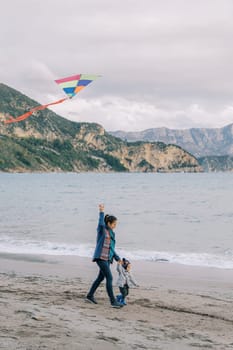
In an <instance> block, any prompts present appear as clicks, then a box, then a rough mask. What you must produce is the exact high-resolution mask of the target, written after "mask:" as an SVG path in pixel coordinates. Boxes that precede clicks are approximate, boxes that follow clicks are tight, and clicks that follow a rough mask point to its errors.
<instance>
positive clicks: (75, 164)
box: [0, 84, 202, 172]
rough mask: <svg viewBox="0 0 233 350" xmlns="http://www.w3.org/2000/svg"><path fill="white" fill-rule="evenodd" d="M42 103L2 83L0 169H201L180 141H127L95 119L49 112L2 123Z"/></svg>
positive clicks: (78, 170) (0, 95)
mask: <svg viewBox="0 0 233 350" xmlns="http://www.w3.org/2000/svg"><path fill="white" fill-rule="evenodd" d="M37 105H38V103H37V102H36V101H33V100H32V99H30V98H28V97H27V96H25V95H23V94H22V93H20V92H19V91H16V90H14V89H12V88H10V87H9V86H6V85H4V84H0V171H6V172H35V171H36V172H38V171H39V172H51V171H66V172H67V171H74V172H80V171H96V172H110V171H128V172H199V171H202V168H201V166H200V165H199V163H198V161H197V159H196V158H195V157H194V156H192V155H191V154H190V153H189V152H187V151H185V150H183V149H182V148H181V147H179V146H176V145H166V144H165V143H163V142H152V143H149V142H141V141H139V142H127V141H124V140H121V139H120V138H117V137H114V136H112V135H110V134H109V133H107V132H106V131H105V130H104V128H103V127H102V126H100V125H98V124H95V123H76V122H72V121H69V120H67V119H65V118H62V117H60V116H59V115H57V114H56V113H54V112H52V111H50V110H48V109H47V110H44V111H40V112H37V113H36V114H35V115H33V116H31V117H30V118H28V119H26V120H24V121H21V122H19V123H13V124H4V120H5V119H7V118H8V117H9V115H11V116H13V117H15V116H19V115H21V114H23V113H24V112H25V111H28V110H29V109H31V108H32V107H35V106H37Z"/></svg>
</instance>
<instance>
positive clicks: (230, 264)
mask: <svg viewBox="0 0 233 350" xmlns="http://www.w3.org/2000/svg"><path fill="white" fill-rule="evenodd" d="M93 251H94V246H93V245H90V244H82V243H80V244H66V243H56V242H46V241H29V240H27V241H25V240H17V239H12V238H9V237H2V238H1V239H0V252H1V253H9V254H32V255H57V256H59V255H66V256H79V257H89V258H91V257H92V255H93ZM117 252H118V254H119V255H120V256H121V257H126V258H128V259H130V260H144V261H152V262H167V263H176V264H183V265H189V266H203V267H204V266H205V267H215V268H222V269H233V259H232V258H233V251H232V250H229V249H228V250H227V251H225V252H223V253H222V254H210V253H205V252H202V253H200V252H196V253H193V252H185V253H184V252H164V251H163V252H162V251H150V250H131V251H129V250H127V249H124V248H119V249H118V250H117Z"/></svg>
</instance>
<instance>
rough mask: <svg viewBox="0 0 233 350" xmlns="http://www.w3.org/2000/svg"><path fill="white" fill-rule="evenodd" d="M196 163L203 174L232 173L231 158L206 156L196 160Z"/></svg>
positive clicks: (227, 156) (232, 158)
mask: <svg viewBox="0 0 233 350" xmlns="http://www.w3.org/2000/svg"><path fill="white" fill-rule="evenodd" d="M198 161H199V164H200V165H201V167H202V168H203V170H204V171H205V172H213V171H214V172H217V171H232V172H233V156H229V155H226V156H206V157H202V158H198Z"/></svg>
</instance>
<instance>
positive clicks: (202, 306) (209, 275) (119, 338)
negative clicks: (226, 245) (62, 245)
mask: <svg viewBox="0 0 233 350" xmlns="http://www.w3.org/2000/svg"><path fill="white" fill-rule="evenodd" d="M0 264H1V274H0V304H1V313H0V349H8V350H13V349H14V350H15V349H25V350H29V349H30V350H35V349H36V350H37V349H59V350H62V349H65V350H68V349H69V350H72V349H74V350H75V349H83V350H91V349H93V350H94V349H96V350H98V349H106V350H112V349H148V350H152V349H177V350H178V349H179V350H183V349H218V350H220V349H232V348H233V332H232V327H233V314H232V310H233V294H232V289H233V271H232V270H223V269H213V268H199V267H189V266H184V265H175V264H168V263H162V262H161V263H153V262H139V261H137V262H134V263H133V272H134V276H135V277H136V279H137V281H138V283H139V285H140V286H139V287H138V288H132V289H130V295H129V297H128V304H127V306H125V307H124V308H122V309H119V310H118V309H112V308H111V307H110V305H109V301H108V298H107V294H106V292H105V285H104V284H103V285H102V286H101V287H100V289H99V290H98V291H97V293H96V299H97V300H98V305H92V304H89V303H87V302H86V301H85V295H86V292H87V290H88V288H89V286H90V283H91V282H92V279H93V278H94V277H95V275H96V273H97V268H96V266H95V264H93V263H92V262H91V261H90V259H87V258H78V257H64V256H63V257H61V256H56V257H55V256H39V257H37V258H35V257H34V256H30V255H27V256H26V255H24V256H23V255H12V254H10V255H9V254H1V257H0ZM115 268H116V265H115V264H114V265H113V267H112V271H113V274H114V279H115V278H116V271H115ZM114 289H115V292H116V293H117V292H118V290H117V287H115V288H114Z"/></svg>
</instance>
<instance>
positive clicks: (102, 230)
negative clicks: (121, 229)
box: [86, 204, 122, 308]
mask: <svg viewBox="0 0 233 350" xmlns="http://www.w3.org/2000/svg"><path fill="white" fill-rule="evenodd" d="M99 211H100V213H99V224H98V228H97V241H96V248H95V252H94V256H93V261H95V262H96V263H97V265H98V267H99V274H98V276H97V278H96V280H95V281H94V282H93V284H92V286H91V289H90V290H89V293H88V294H87V297H86V300H87V301H89V302H91V303H93V304H97V301H96V300H95V298H94V293H95V291H96V289H97V288H98V287H99V285H100V283H101V282H102V281H103V280H104V278H106V289H107V293H108V296H109V300H110V303H111V306H112V307H114V308H120V307H122V305H121V304H120V303H118V302H117V301H116V298H115V296H114V294H113V288H112V273H111V270H110V264H111V263H112V262H113V259H115V260H116V261H118V262H120V261H121V259H120V257H119V256H118V255H117V254H116V252H115V233H114V232H113V230H114V229H115V227H116V225H117V218H116V217H115V216H113V215H105V216H104V205H103V204H100V205H99Z"/></svg>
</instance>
